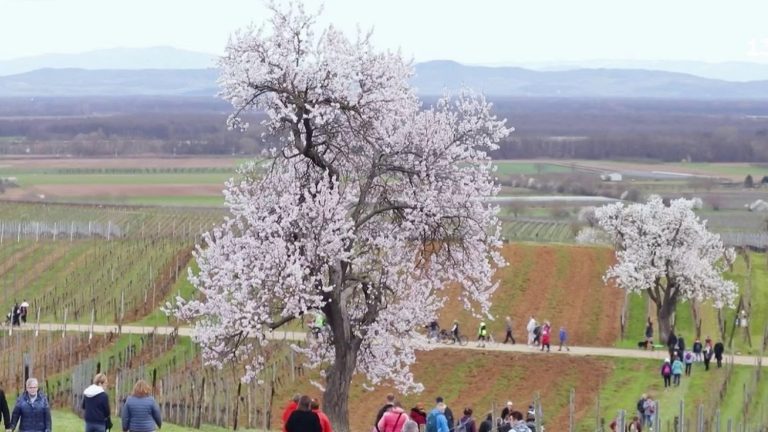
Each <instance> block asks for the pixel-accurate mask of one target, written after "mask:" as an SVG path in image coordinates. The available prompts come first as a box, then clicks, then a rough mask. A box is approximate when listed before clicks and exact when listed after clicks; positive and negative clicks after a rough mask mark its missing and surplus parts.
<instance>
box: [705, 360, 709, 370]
mask: <svg viewBox="0 0 768 432" xmlns="http://www.w3.org/2000/svg"><path fill="white" fill-rule="evenodd" d="M709 360H710V358H709V357H704V370H709Z"/></svg>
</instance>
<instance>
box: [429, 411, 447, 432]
mask: <svg viewBox="0 0 768 432" xmlns="http://www.w3.org/2000/svg"><path fill="white" fill-rule="evenodd" d="M432 416H435V419H436V420H437V421H436V423H437V432H449V431H448V420H447V419H446V418H445V414H443V413H442V412H440V410H439V409H437V408H435V409H433V410H432V411H430V412H429V415H428V416H427V425H429V418H430V417H432ZM429 432H431V431H429Z"/></svg>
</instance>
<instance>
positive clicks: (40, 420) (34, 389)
mask: <svg viewBox="0 0 768 432" xmlns="http://www.w3.org/2000/svg"><path fill="white" fill-rule="evenodd" d="M107 383H108V380H107V376H106V375H105V374H103V373H99V374H96V376H94V377H93V381H92V384H91V385H90V386H88V387H86V388H85V390H84V391H83V400H82V403H81V405H80V407H81V409H82V410H83V419H84V420H85V432H106V431H109V430H111V429H112V427H113V425H112V419H111V417H110V413H111V411H110V408H109V396H108V395H107V392H106V390H107ZM24 388H25V390H24V392H23V393H22V394H21V395H20V396H19V397H18V399H16V404H15V405H14V407H13V412H12V413H11V412H10V411H9V409H8V401H7V400H6V398H5V393H3V392H2V391H0V415H2V417H3V423H4V425H5V429H6V430H16V428H17V426H18V430H19V432H51V431H52V429H53V424H52V421H51V406H50V404H49V403H48V398H47V397H46V396H45V395H44V394H43V393H42V392H40V389H39V382H38V380H37V378H29V379H27V381H26V383H25V387H24ZM151 393H152V387H150V385H149V384H148V383H147V382H146V381H144V380H139V381H137V382H136V384H135V385H134V387H133V392H132V394H131V395H130V396H128V398H127V399H126V400H125V403H124V404H123V407H122V410H121V411H120V417H121V420H122V422H121V423H122V424H121V426H122V430H123V431H124V432H154V431H156V430H157V429H160V427H161V426H162V424H163V423H162V418H161V415H160V407H159V406H158V405H157V402H155V399H154V398H153V397H152V396H151Z"/></svg>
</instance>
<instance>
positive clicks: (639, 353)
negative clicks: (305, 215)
mask: <svg viewBox="0 0 768 432" xmlns="http://www.w3.org/2000/svg"><path fill="white" fill-rule="evenodd" d="M6 330H8V331H9V333H10V332H12V331H79V332H89V331H93V333H110V332H111V333H118V332H119V331H120V330H122V333H130V334H149V333H156V334H171V333H173V332H174V331H178V334H179V335H180V336H191V335H192V328H190V327H179V328H174V327H149V326H132V325H124V326H122V329H119V328H118V326H117V325H94V326H93V327H92V328H91V326H90V325H87V324H67V325H65V324H58V323H40V324H39V325H36V324H34V323H29V324H27V325H26V326H24V327H13V328H12V329H9V328H8V327H6ZM270 339H272V340H286V341H300V340H304V339H306V333H304V332H283V331H275V332H273V333H272V334H271V336H270ZM421 342H422V343H423V345H424V347H425V348H428V347H434V348H437V349H447V350H466V351H478V352H484V351H485V352H507V353H524V354H531V355H539V356H545V357H550V356H576V357H620V358H639V359H656V360H659V361H660V362H661V361H662V360H663V359H664V358H665V357H666V356H667V351H666V350H658V351H645V350H634V349H626V348H610V347H582V346H573V347H571V350H570V351H557V348H555V349H554V351H552V352H550V353H542V352H540V351H539V350H538V349H536V348H532V347H529V346H527V345H525V344H520V343H518V344H516V345H510V344H506V345H505V344H501V343H489V344H488V345H487V346H486V347H485V348H478V347H477V346H476V344H475V343H474V342H470V343H469V344H468V345H467V346H463V347H462V346H456V345H444V344H437V345H434V344H427V343H426V340H425V339H422V340H421ZM757 359H758V357H757V356H744V355H738V356H733V362H734V363H735V364H737V365H745V366H755V365H756V364H757ZM762 366H763V367H768V357H763V360H762Z"/></svg>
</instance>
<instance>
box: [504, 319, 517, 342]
mask: <svg viewBox="0 0 768 432" xmlns="http://www.w3.org/2000/svg"><path fill="white" fill-rule="evenodd" d="M505 326H506V328H507V335H506V336H505V337H504V343H507V341H510V340H511V341H512V345H514V344H515V337H514V336H512V318H510V317H507V319H506V320H505Z"/></svg>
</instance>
